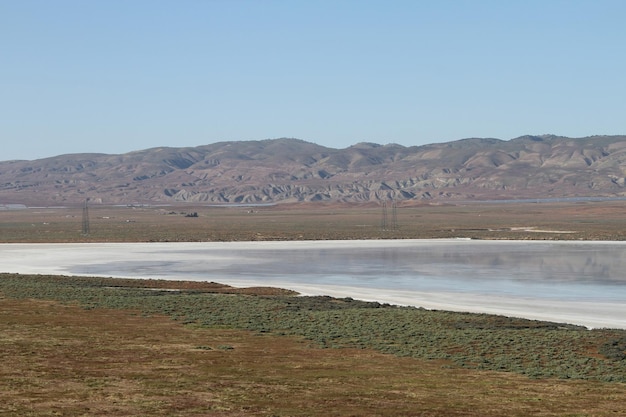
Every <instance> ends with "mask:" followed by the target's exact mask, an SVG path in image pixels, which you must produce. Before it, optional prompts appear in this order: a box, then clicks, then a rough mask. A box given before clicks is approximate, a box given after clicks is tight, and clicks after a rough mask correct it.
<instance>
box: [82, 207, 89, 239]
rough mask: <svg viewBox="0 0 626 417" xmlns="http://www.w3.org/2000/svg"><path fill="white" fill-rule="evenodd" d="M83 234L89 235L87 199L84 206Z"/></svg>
mask: <svg viewBox="0 0 626 417" xmlns="http://www.w3.org/2000/svg"><path fill="white" fill-rule="evenodd" d="M83 235H84V236H89V207H87V200H86V199H85V205H84V206H83Z"/></svg>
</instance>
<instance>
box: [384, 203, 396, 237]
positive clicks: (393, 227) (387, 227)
mask: <svg viewBox="0 0 626 417" xmlns="http://www.w3.org/2000/svg"><path fill="white" fill-rule="evenodd" d="M388 215H389V214H388V210H387V202H386V201H383V217H382V220H381V222H380V228H381V229H382V230H383V231H387V230H398V205H397V204H396V202H395V200H391V224H390V223H389V221H388Z"/></svg>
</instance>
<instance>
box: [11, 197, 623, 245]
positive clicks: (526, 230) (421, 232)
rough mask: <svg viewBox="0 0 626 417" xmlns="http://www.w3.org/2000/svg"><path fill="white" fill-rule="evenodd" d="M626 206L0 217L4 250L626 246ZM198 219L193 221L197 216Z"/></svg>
mask: <svg viewBox="0 0 626 417" xmlns="http://www.w3.org/2000/svg"><path fill="white" fill-rule="evenodd" d="M625 212H626V201H606V202H581V203H515V204H513V203H499V204H484V203H483V204H479V203H468V204H458V205H421V206H402V205H399V206H398V207H397V210H396V211H395V213H396V215H395V216H394V215H393V210H392V209H391V207H387V221H386V225H387V227H386V230H383V227H382V223H383V210H382V208H381V206H378V205H348V204H335V205H325V204H301V205H287V204H285V205H276V206H264V207H209V206H187V205H185V206H168V207H106V206H95V205H94V206H92V207H90V208H89V224H90V233H89V236H83V235H82V233H81V232H82V209H81V208H80V207H73V208H72V207H69V208H40V209H35V208H33V209H26V210H4V211H0V242H83V241H100V242H135V241H140V242H148V241H169V242H177V241H230V240H241V241H249V240H302V239H304V240H314V239H322V240H325V239H389V238H399V239H407V238H415V239H422V238H449V237H468V238H476V239H585V240H624V239H626V216H624V213H625ZM194 213H195V214H196V215H197V217H195V216H194V217H187V216H190V215H194Z"/></svg>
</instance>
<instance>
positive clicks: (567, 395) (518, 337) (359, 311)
mask: <svg viewBox="0 0 626 417" xmlns="http://www.w3.org/2000/svg"><path fill="white" fill-rule="evenodd" d="M0 284H1V285H0V294H1V298H0V307H1V308H0V314H1V315H2V317H1V319H0V335H1V338H0V355H2V356H1V359H2V361H0V414H2V415H3V416H4V415H6V416H49V415H64V416H79V415H90V416H97V415H108V416H127V415H164V416H165V415H167V416H243V415H259V416H260V415H275V416H298V415H300V416H306V415H328V416H333V415H334V416H357V415H358V416H368V415H371V416H375V415H380V416H383V415H384V416H410V415H450V416H453V415H480V416H501V415H513V416H515V415H518V416H522V415H523V416H527V415H546V416H547V415H607V416H608V415H622V414H624V413H626V385H625V384H624V383H623V382H604V381H609V380H611V381H626V359H625V357H626V353H625V350H626V332H625V331H615V330H594V331H589V330H584V329H580V328H576V327H572V326H560V325H558V324H554V323H545V322H537V321H529V320H519V319H506V318H502V317H497V316H488V315H472V314H460V313H456V314H455V313H447V312H437V311H432V312H431V311H425V310H419V309H412V308H399V307H393V306H387V305H379V304H377V303H364V302H358V301H354V300H350V299H330V298H327V297H304V298H302V297H293V296H292V295H290V294H286V293H284V292H282V291H274V290H272V289H267V288H261V289H249V290H236V289H232V288H229V287H224V286H220V285H218V284H204V285H203V284H199V283H184V282H183V283H180V282H164V281H158V282H155V281H137V280H129V281H124V280H107V279H93V278H86V279H84V278H69V277H41V276H21V275H13V274H11V275H9V274H5V275H2V276H1V277H0ZM142 287H145V288H142ZM172 290H177V291H172ZM242 293H243V294H242ZM166 316H167V317H166ZM172 318H173V319H174V320H172ZM324 347H334V348H333V349H324ZM382 352H389V353H395V355H391V354H384V353H382ZM479 361H480V362H479ZM488 369H495V370H500V371H498V372H497V371H492V370H488ZM503 371H506V372H503ZM523 374H526V375H523Z"/></svg>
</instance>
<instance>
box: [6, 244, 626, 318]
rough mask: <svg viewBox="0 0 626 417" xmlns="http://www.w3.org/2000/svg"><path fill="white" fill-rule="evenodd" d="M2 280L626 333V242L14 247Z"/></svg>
mask: <svg viewBox="0 0 626 417" xmlns="http://www.w3.org/2000/svg"><path fill="white" fill-rule="evenodd" d="M0 271H2V272H22V273H62V274H76V275H99V276H113V277H131V278H163V279H176V280H203V281H216V282H222V283H226V284H231V285H278V286H282V287H286V288H292V289H295V290H297V291H301V292H303V293H309V294H312V293H316V294H329V295H341V296H354V298H365V299H372V300H378V301H382V302H396V303H399V304H409V305H421V306H426V307H427V308H445V309H453V310H463V311H484V312H496V313H502V314H511V315H521V316H526V317H530V318H545V319H553V320H561V321H568V322H577V323H580V324H585V325H588V326H590V327H626V242H571V241H567V242H547V241H475V240H454V239H442V240H400V241H384V240H380V241H314V242H311V241H303V242H222V243H162V244H160V243H150V244H148V243H133V244H125V243H124V244H97V243H96V244H23V245H21V244H7V245H0ZM553 310H554V311H553Z"/></svg>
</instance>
